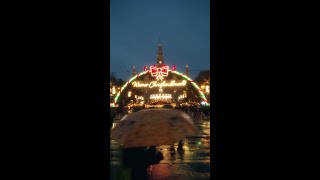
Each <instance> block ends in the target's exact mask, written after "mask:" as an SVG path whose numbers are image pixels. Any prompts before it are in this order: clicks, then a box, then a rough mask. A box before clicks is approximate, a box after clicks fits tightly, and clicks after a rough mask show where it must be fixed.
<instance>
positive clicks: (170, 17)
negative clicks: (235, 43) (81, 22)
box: [110, 0, 210, 80]
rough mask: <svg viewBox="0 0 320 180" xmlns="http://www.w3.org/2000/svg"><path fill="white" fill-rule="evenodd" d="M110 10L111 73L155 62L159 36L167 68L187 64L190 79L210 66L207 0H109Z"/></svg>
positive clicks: (126, 74) (122, 75) (125, 76)
mask: <svg viewBox="0 0 320 180" xmlns="http://www.w3.org/2000/svg"><path fill="white" fill-rule="evenodd" d="M110 11H111V12H110V60H111V62H110V68H111V69H110V72H116V76H117V77H118V78H122V79H123V80H128V78H129V77H130V76H131V72H132V66H133V65H135V66H136V70H137V72H141V71H142V70H143V66H145V65H148V67H149V66H150V65H152V64H155V63H156V59H157V49H158V40H159V37H160V39H161V42H162V45H163V54H164V62H165V64H167V65H169V66H170V68H171V67H172V65H174V64H175V65H176V66H177V70H178V71H182V72H184V71H185V65H186V64H188V65H189V71H190V76H191V78H194V77H195V76H197V75H198V73H199V71H200V70H206V69H210V0H111V2H110ZM127 71H129V72H127Z"/></svg>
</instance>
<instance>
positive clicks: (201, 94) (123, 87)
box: [114, 69, 209, 105]
mask: <svg viewBox="0 0 320 180" xmlns="http://www.w3.org/2000/svg"><path fill="white" fill-rule="evenodd" d="M168 72H172V73H174V74H177V75H179V76H182V77H183V78H184V79H186V80H188V81H189V82H190V83H191V84H192V85H193V87H195V88H196V90H197V91H198V92H199V94H200V97H201V99H202V100H203V101H204V104H205V105H209V103H208V102H207V98H206V96H205V95H204V93H203V92H202V91H201V89H200V87H199V86H198V85H197V84H196V83H195V82H194V81H193V80H192V79H190V78H189V77H188V76H186V75H184V74H183V73H180V72H177V71H173V70H169V69H168ZM147 73H150V71H144V72H141V73H140V74H138V75H136V76H134V77H132V78H131V79H130V80H129V81H127V82H126V84H124V85H123V86H122V87H121V89H120V91H119V92H118V94H117V95H116V97H115V99H114V103H115V104H117V101H118V99H119V97H120V94H121V92H122V91H123V90H124V89H125V88H126V87H127V86H128V84H129V83H131V82H132V81H133V80H135V79H136V78H137V77H139V76H142V75H145V74H147Z"/></svg>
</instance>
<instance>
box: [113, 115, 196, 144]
mask: <svg viewBox="0 0 320 180" xmlns="http://www.w3.org/2000/svg"><path fill="white" fill-rule="evenodd" d="M196 132H197V128H196V127H195V126H194V124H193V122H192V119H191V118H190V116H188V115H187V114H186V113H184V112H182V111H180V110H175V109H145V110H141V111H139V112H136V113H131V114H128V115H126V116H125V117H123V118H122V119H121V120H120V122H119V123H118V124H117V125H116V126H115V127H114V128H113V129H111V132H110V137H111V139H114V140H116V141H118V142H119V143H120V144H122V145H123V146H124V147H126V148H128V147H143V146H157V145H171V144H174V143H176V142H178V141H180V140H181V139H183V138H185V137H186V136H189V135H192V134H195V133H196Z"/></svg>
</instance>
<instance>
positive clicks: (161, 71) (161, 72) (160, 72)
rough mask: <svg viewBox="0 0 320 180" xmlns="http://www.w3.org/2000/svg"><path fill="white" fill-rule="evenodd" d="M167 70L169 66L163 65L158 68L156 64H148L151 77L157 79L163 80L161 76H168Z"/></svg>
mask: <svg viewBox="0 0 320 180" xmlns="http://www.w3.org/2000/svg"><path fill="white" fill-rule="evenodd" d="M168 70H169V66H163V67H161V68H158V67H156V66H150V72H151V76H152V77H156V79H157V80H158V81H159V80H160V81H162V80H163V77H167V76H168Z"/></svg>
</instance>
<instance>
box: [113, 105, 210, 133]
mask: <svg viewBox="0 0 320 180" xmlns="http://www.w3.org/2000/svg"><path fill="white" fill-rule="evenodd" d="M171 108H174V107H171ZM142 109H144V107H143V106H139V107H133V108H132V109H128V108H126V107H117V108H110V120H111V121H110V129H111V127H112V123H113V122H116V121H117V120H120V119H121V118H122V117H123V116H125V115H126V114H128V113H129V112H130V111H131V112H138V111H140V110H142ZM174 109H179V110H181V111H183V112H185V113H186V114H188V115H189V116H190V117H192V118H193V119H194V120H195V121H199V120H208V119H210V108H209V107H201V106H180V107H175V108H174Z"/></svg>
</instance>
